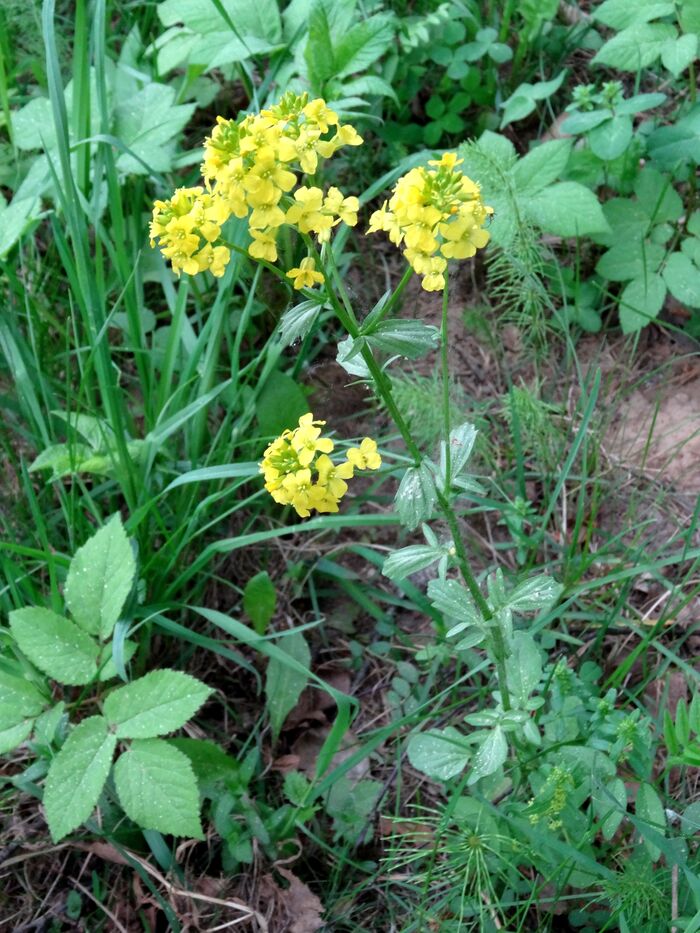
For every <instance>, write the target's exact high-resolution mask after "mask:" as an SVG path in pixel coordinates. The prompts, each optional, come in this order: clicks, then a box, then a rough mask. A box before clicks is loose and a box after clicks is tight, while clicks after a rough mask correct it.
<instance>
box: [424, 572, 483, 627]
mask: <svg viewBox="0 0 700 933" xmlns="http://www.w3.org/2000/svg"><path fill="white" fill-rule="evenodd" d="M428 599H429V600H430V602H431V603H432V604H433V606H434V607H435V608H436V609H437V610H438V612H442V613H443V614H444V615H446V616H448V617H449V618H451V619H458V620H459V621H460V622H466V623H467V624H468V625H481V623H482V621H483V620H482V618H481V616H480V614H479V610H478V609H477V608H476V604H475V603H474V600H473V599H472V597H471V594H470V593H469V591H468V590H467V588H466V587H464V586H462V584H461V583H458V582H457V580H431V581H430V583H428Z"/></svg>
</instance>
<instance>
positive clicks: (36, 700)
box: [0, 671, 47, 729]
mask: <svg viewBox="0 0 700 933" xmlns="http://www.w3.org/2000/svg"><path fill="white" fill-rule="evenodd" d="M46 703H47V700H46V698H45V697H44V696H42V694H41V693H40V692H39V691H38V690H37V688H36V687H35V686H34V684H33V683H30V681H28V680H25V679H24V678H22V677H15V676H14V675H13V674H7V673H5V671H0V729H7V728H9V727H10V726H16V725H17V724H18V723H21V722H23V721H24V720H25V719H31V718H33V717H34V716H38V715H39V713H40V712H41V711H42V710H43V708H44V707H45V706H46Z"/></svg>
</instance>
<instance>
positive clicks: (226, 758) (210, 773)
mask: <svg viewBox="0 0 700 933" xmlns="http://www.w3.org/2000/svg"><path fill="white" fill-rule="evenodd" d="M166 742H167V743H168V745H172V747H173V748H176V749H177V750H178V751H180V752H182V753H183V754H185V755H187V757H188V759H189V761H190V764H191V765H192V770H193V771H194V776H195V778H196V779H197V783H198V784H199V785H200V791H201V792H202V793H205V789H206V788H210V787H211V786H212V785H215V784H216V783H217V781H225V780H227V779H229V778H235V777H236V776H237V775H238V773H239V770H240V764H239V763H238V761H236V759H235V758H233V757H232V756H231V755H228V754H227V753H226V752H225V751H224V750H223V748H221V747H220V746H219V745H217V744H216V743H215V742H210V741H209V740H208V739H186V738H177V739H166Z"/></svg>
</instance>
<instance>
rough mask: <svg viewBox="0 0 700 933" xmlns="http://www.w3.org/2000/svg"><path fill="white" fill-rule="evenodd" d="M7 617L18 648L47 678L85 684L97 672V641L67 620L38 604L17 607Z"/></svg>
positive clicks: (67, 682)
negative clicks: (38, 606)
mask: <svg viewBox="0 0 700 933" xmlns="http://www.w3.org/2000/svg"><path fill="white" fill-rule="evenodd" d="M9 619H10V629H11V631H12V634H13V635H14V638H15V641H16V642H17V644H18V646H19V649H20V651H21V652H22V653H23V654H25V655H26V656H27V657H28V658H29V660H30V661H31V662H32V664H35V665H36V666H37V667H38V668H39V670H41V671H43V672H44V673H45V674H48V676H49V677H52V678H53V679H54V680H57V681H58V682H59V683H61V684H87V683H90V681H91V680H92V679H93V677H94V676H95V674H96V673H97V655H98V651H99V649H98V647H97V643H96V642H95V640H94V639H93V638H91V637H90V636H89V635H88V634H87V632H84V631H83V630H82V629H80V628H78V626H77V625H74V624H73V623H72V622H71V621H69V620H68V619H66V618H64V617H63V616H59V615H57V614H56V613H55V612H52V611H51V610H50V609H42V608H37V607H27V608H26V609H16V610H15V611H14V612H11V613H10V616H9Z"/></svg>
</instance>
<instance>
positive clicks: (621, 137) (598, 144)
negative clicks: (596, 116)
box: [588, 115, 633, 162]
mask: <svg viewBox="0 0 700 933" xmlns="http://www.w3.org/2000/svg"><path fill="white" fill-rule="evenodd" d="M632 132H633V131H632V118H631V117H628V116H620V115H618V116H615V117H613V118H612V120H608V121H607V122H606V123H603V124H602V125H601V126H598V127H596V128H595V129H594V130H591V132H590V133H589V134H588V144H589V146H590V147H591V149H592V150H593V152H594V153H595V155H597V156H598V158H599V159H603V160H604V161H606V162H611V161H612V160H613V159H617V158H618V156H621V155H622V153H623V152H624V151H625V149H626V148H627V147H628V146H629V144H630V142H631V140H632Z"/></svg>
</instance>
